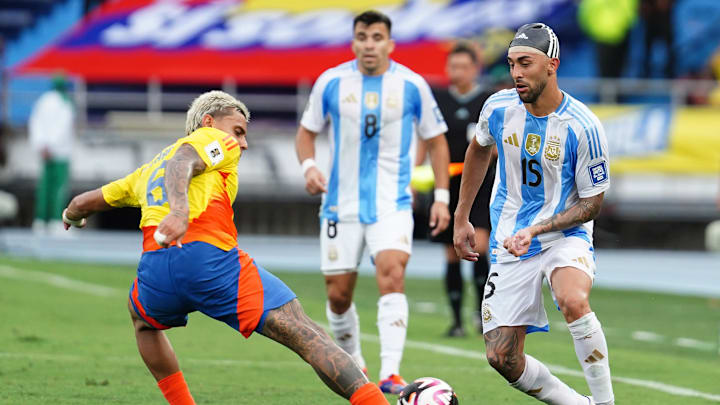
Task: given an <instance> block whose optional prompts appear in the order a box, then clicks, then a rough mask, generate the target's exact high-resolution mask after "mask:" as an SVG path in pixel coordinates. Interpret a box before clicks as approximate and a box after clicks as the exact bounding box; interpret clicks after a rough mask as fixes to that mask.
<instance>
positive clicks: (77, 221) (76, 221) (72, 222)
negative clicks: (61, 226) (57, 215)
mask: <svg viewBox="0 0 720 405" xmlns="http://www.w3.org/2000/svg"><path fill="white" fill-rule="evenodd" d="M62 220H63V222H65V223H66V224H68V225H72V226H74V227H76V228H82V227H83V226H85V224H86V223H87V219H85V218H80V219H70V218H68V217H67V208H65V209H64V210H63V213H62Z"/></svg>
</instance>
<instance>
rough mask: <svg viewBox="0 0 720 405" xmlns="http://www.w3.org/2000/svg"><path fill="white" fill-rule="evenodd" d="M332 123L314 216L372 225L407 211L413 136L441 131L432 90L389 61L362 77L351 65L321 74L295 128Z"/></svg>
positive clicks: (354, 64)
mask: <svg viewBox="0 0 720 405" xmlns="http://www.w3.org/2000/svg"><path fill="white" fill-rule="evenodd" d="M328 121H329V123H330V125H329V127H330V129H329V131H328V132H329V138H330V142H329V143H330V170H329V178H328V184H327V193H325V194H324V195H323V201H322V206H321V208H320V216H321V217H322V218H326V219H328V220H330V221H343V222H360V223H364V224H372V223H375V222H376V221H377V220H378V218H381V217H382V216H383V215H386V214H388V213H392V212H396V211H400V210H410V209H411V207H412V194H411V192H410V174H411V171H412V168H413V166H414V158H415V142H416V141H415V135H416V134H417V135H419V136H420V137H421V138H423V139H429V138H432V137H435V136H438V135H442V134H443V133H445V131H447V125H446V124H445V121H444V120H443V117H442V114H441V113H440V109H439V108H438V107H437V103H436V102H435V99H434V98H433V95H432V92H431V91H430V87H429V86H428V85H427V83H426V82H425V80H424V79H423V78H422V77H421V76H420V75H418V74H416V73H414V72H413V71H411V70H410V69H408V68H406V67H405V66H403V65H400V64H398V63H395V62H393V61H391V62H390V67H389V69H388V70H387V71H386V72H385V73H384V74H382V75H379V76H365V75H363V74H362V73H361V72H360V71H359V70H358V68H357V61H354V60H353V61H350V62H346V63H343V64H341V65H339V66H336V67H334V68H331V69H328V70H327V71H325V72H324V73H323V74H322V75H321V76H320V77H319V78H318V79H317V81H316V82H315V85H314V86H313V89H312V93H311V94H310V100H309V101H308V105H307V108H306V109H305V113H304V114H303V117H302V120H301V121H300V124H301V125H302V126H303V127H305V128H306V129H308V130H310V131H312V132H316V133H317V132H320V131H322V129H323V128H324V126H325V124H326V122H328Z"/></svg>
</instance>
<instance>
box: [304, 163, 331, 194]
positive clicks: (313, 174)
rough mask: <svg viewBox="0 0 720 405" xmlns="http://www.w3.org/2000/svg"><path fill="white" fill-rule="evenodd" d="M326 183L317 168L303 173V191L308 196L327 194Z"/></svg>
mask: <svg viewBox="0 0 720 405" xmlns="http://www.w3.org/2000/svg"><path fill="white" fill-rule="evenodd" d="M326 187H327V181H326V180H325V176H323V174H322V172H320V169H318V168H317V167H311V168H309V169H308V171H307V172H305V190H307V192H308V194H310V195H317V194H320V193H327V188H326Z"/></svg>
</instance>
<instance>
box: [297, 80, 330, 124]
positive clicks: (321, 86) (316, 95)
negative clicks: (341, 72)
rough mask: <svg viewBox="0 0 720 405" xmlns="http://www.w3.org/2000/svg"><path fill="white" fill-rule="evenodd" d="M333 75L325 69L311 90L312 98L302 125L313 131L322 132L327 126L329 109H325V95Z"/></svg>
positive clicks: (309, 99) (304, 113)
mask: <svg viewBox="0 0 720 405" xmlns="http://www.w3.org/2000/svg"><path fill="white" fill-rule="evenodd" d="M331 77H332V75H331V74H329V71H325V73H323V74H322V75H320V77H318V79H317V80H316V81H315V84H314V85H313V88H312V91H311V92H310V98H308V102H307V104H306V105H305V112H303V116H302V119H301V120H300V125H302V126H303V127H305V128H306V129H308V130H310V131H312V132H316V133H317V132H320V131H322V129H323V128H324V127H325V122H326V121H327V111H323V96H324V93H325V88H326V87H327V84H328V82H329V81H330V79H331Z"/></svg>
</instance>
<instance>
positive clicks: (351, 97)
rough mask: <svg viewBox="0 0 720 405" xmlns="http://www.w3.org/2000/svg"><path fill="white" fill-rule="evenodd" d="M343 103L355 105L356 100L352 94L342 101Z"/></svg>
mask: <svg viewBox="0 0 720 405" xmlns="http://www.w3.org/2000/svg"><path fill="white" fill-rule="evenodd" d="M342 102H343V103H357V99H356V98H355V95H354V94H352V93H351V94H350V95H349V96H347V97H345V98H344V99H342Z"/></svg>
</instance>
